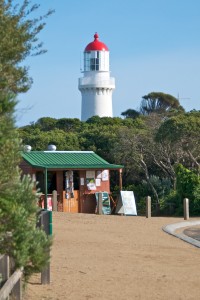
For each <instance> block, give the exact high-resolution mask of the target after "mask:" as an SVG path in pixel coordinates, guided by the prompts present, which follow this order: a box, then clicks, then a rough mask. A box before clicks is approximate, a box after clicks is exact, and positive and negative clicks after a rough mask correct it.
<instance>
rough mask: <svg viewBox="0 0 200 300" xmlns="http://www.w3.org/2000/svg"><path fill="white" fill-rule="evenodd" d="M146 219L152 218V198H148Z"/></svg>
mask: <svg viewBox="0 0 200 300" xmlns="http://www.w3.org/2000/svg"><path fill="white" fill-rule="evenodd" d="M146 218H151V197H150V196H147V198H146Z"/></svg>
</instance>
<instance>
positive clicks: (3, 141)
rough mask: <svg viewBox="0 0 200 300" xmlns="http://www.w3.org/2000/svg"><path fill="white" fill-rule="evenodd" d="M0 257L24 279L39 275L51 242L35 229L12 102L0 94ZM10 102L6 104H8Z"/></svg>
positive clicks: (32, 195)
mask: <svg viewBox="0 0 200 300" xmlns="http://www.w3.org/2000/svg"><path fill="white" fill-rule="evenodd" d="M0 99H1V104H2V107H4V108H5V110H4V111H3V110H2V113H1V114H0V128H1V130H0V169H1V173H0V253H1V254H8V255H9V256H11V257H12V258H13V259H14V261H15V265H16V267H21V266H23V267H24V271H25V274H26V275H30V274H31V272H32V271H41V269H42V267H44V266H45V264H46V263H47V261H48V260H49V255H48V252H47V251H45V250H47V249H49V247H50V245H51V240H50V239H49V238H48V237H47V236H46V235H45V234H44V232H43V231H42V230H40V229H36V221H37V217H36V213H37V211H38V208H37V205H36V203H37V200H38V199H37V195H36V194H35V193H34V192H33V183H32V182H31V180H30V178H29V177H24V178H23V179H22V180H21V174H20V171H19V168H18V165H19V161H20V149H21V144H20V142H19V138H18V133H17V130H16V129H15V127H14V120H13V109H14V103H16V101H15V98H13V96H12V95H11V94H4V93H0ZM9 102H10V103H9Z"/></svg>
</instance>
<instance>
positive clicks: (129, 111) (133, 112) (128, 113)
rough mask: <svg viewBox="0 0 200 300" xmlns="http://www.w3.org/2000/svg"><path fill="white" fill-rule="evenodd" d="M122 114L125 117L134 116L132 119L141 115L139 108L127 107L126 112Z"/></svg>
mask: <svg viewBox="0 0 200 300" xmlns="http://www.w3.org/2000/svg"><path fill="white" fill-rule="evenodd" d="M121 115H122V116H123V117H125V118H132V119H136V118H138V117H139V115H140V112H138V111H137V110H135V109H131V108H129V109H127V110H125V111H124V112H122V113H121Z"/></svg>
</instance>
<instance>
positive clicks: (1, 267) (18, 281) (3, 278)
mask: <svg viewBox="0 0 200 300" xmlns="http://www.w3.org/2000/svg"><path fill="white" fill-rule="evenodd" d="M37 226H38V227H39V228H41V229H42V230H44V231H45V232H46V234H47V235H51V234H52V213H51V212H49V211H46V210H41V211H40V213H39V221H38V224H37ZM12 267H13V264H12ZM10 270H11V260H10V258H9V256H7V255H4V254H2V255H1V254H0V300H7V299H9V296H11V297H12V299H13V298H14V299H15V300H22V277H23V268H20V269H17V270H15V271H14V272H13V273H12V274H11V272H10ZM49 283H50V263H48V264H47V266H46V267H45V268H44V269H43V270H42V272H41V284H49Z"/></svg>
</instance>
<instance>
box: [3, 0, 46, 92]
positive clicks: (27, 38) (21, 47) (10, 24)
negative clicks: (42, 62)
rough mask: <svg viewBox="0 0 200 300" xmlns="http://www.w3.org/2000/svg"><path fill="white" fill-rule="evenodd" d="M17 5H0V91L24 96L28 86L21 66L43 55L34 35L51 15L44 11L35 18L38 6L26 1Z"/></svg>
mask: <svg viewBox="0 0 200 300" xmlns="http://www.w3.org/2000/svg"><path fill="white" fill-rule="evenodd" d="M20 2H21V4H19V3H17V4H16V2H15V1H13V0H1V1H0V41H1V42H0V91H2V90H6V91H9V92H13V93H15V94H17V93H19V92H26V91H27V90H28V89H29V88H30V86H31V83H32V80H31V78H30V77H29V75H28V68H27V67H26V66H23V65H22V62H23V61H24V59H25V58H26V57H27V56H29V55H38V54H42V53H44V52H45V50H44V49H43V44H42V43H41V42H39V39H38V34H39V32H40V31H41V30H42V29H43V28H44V26H45V22H44V20H45V18H46V17H48V16H49V15H50V14H51V13H52V11H48V12H47V13H46V14H45V15H44V16H40V17H38V18H35V11H37V9H38V8H39V5H38V4H33V5H31V1H29V0H24V1H20ZM32 15H34V16H33V17H32Z"/></svg>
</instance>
